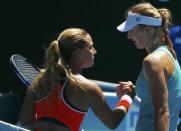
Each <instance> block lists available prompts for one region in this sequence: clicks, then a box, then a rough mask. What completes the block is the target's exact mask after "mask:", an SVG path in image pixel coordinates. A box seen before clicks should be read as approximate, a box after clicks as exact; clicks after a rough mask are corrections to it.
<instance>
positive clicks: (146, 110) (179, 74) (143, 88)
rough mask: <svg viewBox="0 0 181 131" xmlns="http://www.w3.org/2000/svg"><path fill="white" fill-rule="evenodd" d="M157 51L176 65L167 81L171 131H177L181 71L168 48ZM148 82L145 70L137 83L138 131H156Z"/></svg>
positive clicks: (161, 47) (180, 103)
mask: <svg viewBox="0 0 181 131" xmlns="http://www.w3.org/2000/svg"><path fill="white" fill-rule="evenodd" d="M155 51H164V52H166V53H167V54H168V55H169V56H170V57H171V59H172V61H173V63H174V66H175V67H174V72H173V74H172V76H170V77H169V78H168V79H167V88H168V106H169V115H170V123H169V131H175V130H176V128H177V123H178V118H179V113H180V110H181V69H180V66H179V63H178V61H177V60H175V59H174V58H173V56H172V54H171V52H170V51H169V50H168V49H167V47H166V46H160V47H159V48H157V49H156V50H155ZM149 88H150V87H149V84H148V81H147V80H145V79H144V76H143V69H142V70H141V71H140V74H139V76H138V78H137V81H136V94H137V95H138V97H140V98H141V104H140V112H139V116H138V120H137V124H136V131H154V130H155V129H154V109H153V104H152V98H151V94H150V89H149Z"/></svg>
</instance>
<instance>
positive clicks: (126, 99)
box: [116, 95, 132, 111]
mask: <svg viewBox="0 0 181 131" xmlns="http://www.w3.org/2000/svg"><path fill="white" fill-rule="evenodd" d="M131 104H132V99H131V97H130V96H129V95H123V96H122V97H121V99H120V100H119V102H118V103H117V104H116V108H120V107H121V106H124V107H125V108H126V109H127V111H128V110H129V108H130V107H131Z"/></svg>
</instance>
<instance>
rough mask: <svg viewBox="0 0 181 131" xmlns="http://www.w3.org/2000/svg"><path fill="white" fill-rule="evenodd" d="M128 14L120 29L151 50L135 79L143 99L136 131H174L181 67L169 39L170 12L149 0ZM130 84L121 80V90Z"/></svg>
mask: <svg viewBox="0 0 181 131" xmlns="http://www.w3.org/2000/svg"><path fill="white" fill-rule="evenodd" d="M127 13H128V15H127V19H126V21H125V22H123V23H122V24H121V25H119V26H118V27H117V29H118V30H119V31H121V32H127V31H128V39H131V40H132V41H133V42H134V44H135V45H136V48H138V49H145V50H146V51H147V53H148V55H147V56H146V57H145V58H144V59H143V63H142V69H141V71H140V74H139V76H138V78H137V81H136V89H135V90H136V94H137V95H138V97H140V98H141V105H140V113H139V117H138V120H137V124H136V131H175V130H176V127H177V121H178V118H179V112H180V109H181V69H180V66H179V64H178V61H177V57H176V53H175V51H174V49H173V47H172V42H171V40H170V38H169V26H170V24H171V13H170V11H169V10H168V9H166V8H161V9H157V8H156V7H154V6H153V5H151V4H150V3H148V2H144V3H139V4H136V5H134V6H132V7H131V8H129V9H128V11H127ZM127 83H128V82H120V85H119V91H120V92H121V91H122V89H123V88H124V86H125V85H126V84H127Z"/></svg>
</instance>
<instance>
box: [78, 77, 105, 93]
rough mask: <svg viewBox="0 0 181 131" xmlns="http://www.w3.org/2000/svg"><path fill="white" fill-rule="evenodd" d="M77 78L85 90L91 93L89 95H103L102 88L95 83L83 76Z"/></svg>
mask: <svg viewBox="0 0 181 131" xmlns="http://www.w3.org/2000/svg"><path fill="white" fill-rule="evenodd" d="M76 78H77V79H78V80H79V82H80V84H81V85H82V86H83V88H84V89H85V90H86V91H87V92H88V93H89V95H90V94H91V93H96V94H100V93H102V90H101V88H100V87H99V85H98V84H97V83H95V82H94V81H92V80H90V79H87V78H85V77H84V76H82V75H76Z"/></svg>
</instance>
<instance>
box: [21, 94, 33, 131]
mask: <svg viewBox="0 0 181 131" xmlns="http://www.w3.org/2000/svg"><path fill="white" fill-rule="evenodd" d="M34 109H35V102H34V100H33V98H32V94H31V93H29V92H28V93H27V95H26V96H25V98H24V101H23V104H22V107H21V111H20V115H19V121H18V123H19V124H20V125H21V126H23V127H25V128H28V129H34V128H35V125H34V123H35V111H34Z"/></svg>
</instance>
